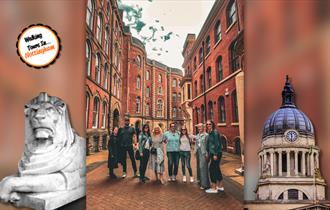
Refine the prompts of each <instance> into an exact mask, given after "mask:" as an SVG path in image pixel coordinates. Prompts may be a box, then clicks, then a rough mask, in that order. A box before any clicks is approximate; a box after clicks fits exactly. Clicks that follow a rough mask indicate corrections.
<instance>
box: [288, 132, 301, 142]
mask: <svg viewBox="0 0 330 210" xmlns="http://www.w3.org/2000/svg"><path fill="white" fill-rule="evenodd" d="M285 137H286V139H287V140H288V141H290V142H294V141H296V140H297V139H298V133H297V132H296V131H288V132H287V133H286V136H285Z"/></svg>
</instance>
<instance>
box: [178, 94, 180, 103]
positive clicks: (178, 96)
mask: <svg viewBox="0 0 330 210" xmlns="http://www.w3.org/2000/svg"><path fill="white" fill-rule="evenodd" d="M178 100H179V103H181V93H178Z"/></svg>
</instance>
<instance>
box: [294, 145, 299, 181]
mask: <svg viewBox="0 0 330 210" xmlns="http://www.w3.org/2000/svg"><path fill="white" fill-rule="evenodd" d="M294 173H295V175H296V176H298V150H295V151H294Z"/></svg>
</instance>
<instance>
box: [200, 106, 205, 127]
mask: <svg viewBox="0 0 330 210" xmlns="http://www.w3.org/2000/svg"><path fill="white" fill-rule="evenodd" d="M201 119H202V122H203V123H205V122H206V116H205V106H204V104H202V106H201Z"/></svg>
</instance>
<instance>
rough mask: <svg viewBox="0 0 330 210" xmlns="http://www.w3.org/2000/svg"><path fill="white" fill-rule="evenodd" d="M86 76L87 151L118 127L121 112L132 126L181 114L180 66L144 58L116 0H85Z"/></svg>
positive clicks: (165, 121) (100, 144) (164, 124)
mask: <svg viewBox="0 0 330 210" xmlns="http://www.w3.org/2000/svg"><path fill="white" fill-rule="evenodd" d="M86 76H87V79H86V128H87V131H86V139H87V147H88V150H87V151H88V153H89V152H97V151H99V150H100V149H105V148H106V142H107V136H108V134H109V130H110V129H112V128H113V126H122V125H123V119H124V116H125V115H127V116H129V117H130V118H131V123H132V124H135V125H136V126H141V124H142V123H146V122H149V123H151V125H152V127H153V125H155V124H158V125H160V126H161V127H162V128H164V129H166V128H167V125H168V122H169V121H172V120H180V119H181V118H180V116H181V115H180V113H181V112H180V103H181V101H180V98H181V92H180V87H179V86H178V84H179V83H180V81H181V78H182V71H181V70H179V69H174V68H170V67H168V66H166V65H164V64H161V63H159V62H157V61H153V60H149V59H147V54H146V51H145V47H144V45H143V43H142V42H141V41H140V40H138V39H136V38H134V37H132V35H131V33H130V30H129V28H128V27H127V26H125V25H124V23H123V13H122V11H121V10H119V8H118V5H117V1H116V0H88V1H87V11H86ZM172 81H173V82H174V81H176V82H175V84H176V85H175V86H174V84H173V86H172ZM170 84H171V85H170ZM175 95H176V96H175ZM173 100H174V101H173ZM174 110H176V111H174ZM181 121H182V120H181Z"/></svg>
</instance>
